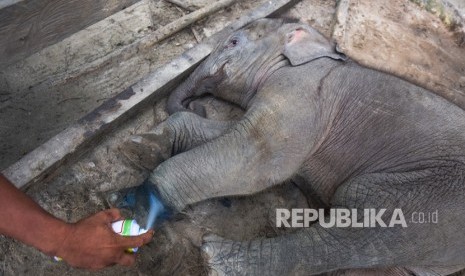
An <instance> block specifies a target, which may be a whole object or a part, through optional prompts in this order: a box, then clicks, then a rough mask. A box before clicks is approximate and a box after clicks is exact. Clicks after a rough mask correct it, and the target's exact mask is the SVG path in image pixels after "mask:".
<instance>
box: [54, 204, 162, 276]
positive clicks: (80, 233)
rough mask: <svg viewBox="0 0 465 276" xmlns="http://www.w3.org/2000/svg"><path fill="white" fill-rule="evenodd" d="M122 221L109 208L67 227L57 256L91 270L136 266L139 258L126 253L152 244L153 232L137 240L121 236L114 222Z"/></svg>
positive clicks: (136, 238) (74, 265)
mask: <svg viewBox="0 0 465 276" xmlns="http://www.w3.org/2000/svg"><path fill="white" fill-rule="evenodd" d="M121 219H123V218H122V217H121V214H120V212H119V210H118V209H108V210H105V211H101V212H99V213H96V214H94V215H92V216H90V217H88V218H85V219H82V220H80V221H78V222H76V223H74V224H68V226H67V229H66V231H65V232H64V233H65V234H64V239H63V242H62V244H61V246H60V247H59V248H58V250H57V251H56V256H59V257H60V258H62V259H63V260H64V261H66V262H67V263H68V264H69V265H71V266H73V267H78V268H86V269H92V270H97V269H101V268H104V267H106V266H110V265H114V264H120V265H124V266H130V265H133V264H134V262H135V260H136V255H135V254H133V253H127V252H126V250H127V249H128V248H134V247H141V246H142V245H144V244H147V243H148V242H150V240H151V239H152V236H153V233H154V231H153V230H149V231H148V232H147V233H145V234H142V235H140V236H134V237H123V236H120V235H118V234H116V233H115V232H113V230H112V228H111V223H112V222H115V221H117V220H121Z"/></svg>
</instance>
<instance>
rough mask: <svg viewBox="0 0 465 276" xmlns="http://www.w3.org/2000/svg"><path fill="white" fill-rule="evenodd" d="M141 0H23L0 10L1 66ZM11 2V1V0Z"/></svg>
mask: <svg viewBox="0 0 465 276" xmlns="http://www.w3.org/2000/svg"><path fill="white" fill-rule="evenodd" d="M138 1H139V0H24V1H13V2H12V3H13V4H11V3H10V5H5V6H6V7H4V8H2V9H0V68H2V67H5V66H7V65H9V64H12V63H14V62H15V61H18V60H21V59H22V58H25V57H27V56H28V55H31V54H32V53H35V52H37V51H39V50H40V49H42V48H44V47H46V46H49V45H51V44H53V43H56V42H58V41H60V40H62V39H63V38H65V37H67V36H69V35H71V34H73V33H75V32H77V31H79V30H81V29H83V28H85V27H87V26H89V25H91V24H93V23H95V22H97V21H99V20H101V19H103V18H105V17H107V16H110V15H112V14H113V13H115V12H117V11H120V10H121V9H124V8H126V7H127V6H129V5H132V4H134V3H136V2H138ZM9 2H11V1H9Z"/></svg>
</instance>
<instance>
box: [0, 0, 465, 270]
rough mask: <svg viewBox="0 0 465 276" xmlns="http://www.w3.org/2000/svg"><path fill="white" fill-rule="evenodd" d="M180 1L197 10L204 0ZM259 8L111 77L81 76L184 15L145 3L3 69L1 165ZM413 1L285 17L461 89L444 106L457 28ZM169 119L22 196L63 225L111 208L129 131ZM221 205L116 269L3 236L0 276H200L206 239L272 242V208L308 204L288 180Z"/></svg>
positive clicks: (312, 9)
mask: <svg viewBox="0 0 465 276" xmlns="http://www.w3.org/2000/svg"><path fill="white" fill-rule="evenodd" d="M187 2H192V5H193V6H196V5H198V6H202V5H204V4H205V3H206V2H208V1H207V0H203V1H187ZM262 2H264V1H252V0H248V1H240V3H238V4H235V5H233V6H232V7H231V8H228V9H226V10H224V11H221V12H219V13H217V14H215V15H213V16H210V17H208V18H206V19H204V20H202V21H200V22H198V23H196V24H195V25H194V26H193V29H194V30H195V31H193V30H192V29H190V28H188V29H186V30H184V31H182V32H180V33H179V34H177V35H175V36H173V37H172V38H169V39H167V40H165V41H163V42H162V43H160V44H158V45H157V46H156V47H155V48H154V49H153V50H151V51H148V52H143V53H140V55H138V56H134V57H132V58H130V59H128V60H124V61H123V62H121V63H120V64H119V65H118V66H115V67H113V68H111V70H105V71H102V72H91V73H86V74H83V73H81V71H82V70H83V69H82V68H84V67H85V65H86V64H87V63H88V62H89V61H91V60H94V59H98V58H102V57H104V56H105V55H107V54H108V53H111V52H112V51H114V50H115V49H117V48H118V47H121V46H122V45H125V44H129V43H132V42H133V41H134V40H137V39H139V38H140V37H143V36H144V35H146V34H147V33H149V32H151V31H152V30H153V29H156V28H158V27H160V26H163V25H165V24H167V23H169V22H171V21H172V20H174V19H176V18H178V17H179V16H181V15H182V14H183V13H185V11H183V10H182V9H179V8H176V7H175V6H173V5H171V4H169V3H166V2H164V1H141V2H139V3H138V4H135V5H134V6H131V7H128V8H127V9H126V10H124V11H122V12H121V13H119V14H117V15H115V16H112V17H110V18H107V19H105V20H104V21H102V22H99V23H97V24H95V25H93V26H91V27H89V28H87V29H86V30H84V31H82V32H79V33H77V34H75V35H73V36H71V37H69V38H68V39H66V40H64V41H63V42H62V43H59V44H56V45H53V46H51V47H48V48H46V49H44V50H42V51H41V52H39V53H37V54H35V55H33V56H31V57H29V58H28V59H26V60H24V61H22V62H19V63H17V64H14V65H12V66H10V67H8V68H6V69H4V70H3V71H1V72H0V92H1V93H0V137H1V145H0V152H1V154H0V168H1V169H3V168H5V167H7V166H8V165H10V164H11V163H13V162H14V161H16V160H17V159H18V158H20V157H21V156H22V155H23V154H24V153H26V152H28V151H30V150H32V149H33V148H35V147H36V146H38V145H40V144H41V143H43V142H44V141H46V140H47V139H49V138H50V137H52V136H53V135H55V134H57V133H58V132H59V131H61V130H63V129H64V128H66V127H67V126H68V125H69V124H70V123H72V122H74V121H76V120H77V119H79V118H80V117H82V116H83V115H85V114H86V113H87V112H89V111H91V110H92V109H93V108H95V107H97V106H98V105H99V104H101V102H102V101H103V100H105V99H107V98H109V97H111V96H113V95H115V94H116V93H118V92H120V91H122V90H123V89H122V88H124V87H127V86H128V85H130V84H132V83H134V82H136V81H137V80H139V79H140V78H142V77H143V76H144V75H145V74H147V73H148V72H149V71H151V70H153V69H155V68H157V67H159V66H160V65H162V64H164V63H166V62H169V60H171V59H172V58H173V57H175V56H177V55H179V54H181V53H182V52H183V51H184V50H185V49H188V48H190V47H192V45H194V44H195V43H197V40H196V38H195V36H194V32H195V33H196V35H197V36H198V37H199V38H200V39H202V38H205V37H207V36H210V35H211V34H213V33H214V32H216V31H218V30H220V29H221V28H223V27H224V26H225V25H226V24H227V22H229V21H232V20H234V19H235V18H237V17H239V16H240V15H241V14H242V13H244V12H245V11H246V10H249V9H252V8H254V7H256V6H258V5H259V4H260V3H262ZM419 2H421V1H403V0H395V1H388V0H381V1H367V2H363V1H348V0H341V1H339V5H346V6H345V8H344V9H340V10H338V8H337V5H336V1H324V0H308V1H302V2H300V3H299V4H297V5H296V6H295V7H294V8H293V9H291V10H290V11H289V12H287V13H286V14H284V16H288V17H297V18H300V19H301V20H302V21H304V22H307V23H309V24H310V25H312V26H314V27H315V28H317V29H318V30H320V31H321V32H322V33H324V34H325V35H326V36H333V38H334V39H335V40H336V41H337V42H338V43H339V44H340V46H341V49H342V50H344V52H345V53H346V54H347V55H348V56H350V57H351V58H353V59H355V60H357V61H359V62H361V63H362V64H365V65H368V66H371V67H374V68H378V69H382V70H385V71H389V72H392V73H394V74H397V75H401V76H404V77H405V78H407V79H410V80H411V81H415V82H417V83H419V84H421V85H423V86H425V87H430V88H431V89H433V88H438V89H437V90H438V93H443V92H441V91H445V92H448V91H456V92H454V93H452V95H454V98H453V99H451V100H456V101H458V104H459V103H460V100H461V99H462V98H461V97H462V95H463V93H464V92H465V85H464V82H465V79H463V76H464V75H465V49H464V44H465V42H463V41H462V40H461V39H463V37H462V36H461V35H463V26H460V25H458V24H455V25H453V26H452V25H450V24H448V23H447V22H445V21H444V19H442V18H440V16H438V15H437V14H435V13H434V12H432V11H431V10H427V9H426V8H425V7H424V6H422V5H421V3H419ZM459 11H460V12H459V15H456V14H452V15H451V16H450V18H455V17H454V16H459V17H460V13H462V14H463V10H459ZM454 20H456V19H454ZM413 26H416V27H413ZM451 26H452V27H451ZM333 32H334V34H333ZM361 34H363V37H362V36H361ZM394 34H402V35H400V36H399V35H397V36H395V35H394ZM89 43H90V44H89ZM409 53H411V55H409ZM412 53H419V54H417V55H413V54H412ZM437 53H439V55H438V54H437ZM70 72H72V73H73V74H74V75H73V77H70V75H69V74H70ZM442 76H443V77H442ZM445 92H444V94H445V95H446V94H447V93H445ZM446 96H447V95H446ZM203 103H204V104H205V105H206V107H207V113H208V115H209V116H210V117H212V118H216V119H225V118H229V117H233V118H234V117H236V118H237V117H238V116H240V115H241V112H240V111H238V110H236V109H235V108H234V107H231V106H228V105H225V104H224V103H221V102H218V101H215V100H213V99H205V100H203ZM166 116H167V114H166V113H165V111H164V101H161V102H159V103H157V104H156V105H155V106H154V107H149V108H146V109H141V110H140V112H139V113H138V114H136V116H134V118H132V119H130V120H128V121H127V122H125V123H124V124H123V125H122V126H121V127H120V128H118V129H115V130H114V131H113V132H111V133H110V134H108V135H107V136H106V137H104V138H103V139H102V141H101V142H100V143H99V144H98V145H97V146H96V147H95V148H94V149H93V150H92V151H90V152H88V153H86V154H85V155H83V156H82V157H81V158H79V160H78V161H77V162H75V163H73V164H69V165H66V166H65V167H64V168H63V169H62V170H61V171H60V172H59V173H57V174H55V175H53V176H52V177H50V178H49V180H47V181H45V182H43V183H39V184H37V185H35V186H32V187H30V188H29V189H28V190H27V193H28V194H29V195H31V196H32V197H33V198H34V199H35V200H36V201H37V202H38V203H39V204H40V205H41V206H43V207H44V208H45V209H47V210H48V211H50V212H51V213H52V214H54V215H56V216H57V217H59V218H61V219H64V220H67V221H76V220H78V219H80V218H83V217H85V216H87V215H90V214H92V213H95V212H97V211H99V210H102V209H105V208H108V207H109V205H108V203H107V200H106V198H107V197H108V196H109V195H110V194H112V193H113V192H115V191H118V190H120V189H123V188H126V187H129V186H134V185H137V184H138V183H141V181H142V180H143V179H144V177H145V176H146V172H143V171H140V170H138V169H136V168H134V167H132V166H130V165H128V164H127V163H126V162H125V160H124V159H123V158H122V156H121V154H120V152H119V150H118V147H119V146H120V145H121V143H122V141H124V140H125V139H127V138H128V137H129V135H131V134H134V133H143V132H145V131H147V130H149V129H151V128H152V127H153V126H154V125H156V124H157V123H159V122H160V121H162V120H163V119H165V118H166ZM226 202H227V203H225V201H224V200H217V199H215V200H211V201H207V202H203V203H200V204H197V205H195V206H191V207H190V208H188V209H187V210H186V211H185V212H184V213H183V214H180V215H179V216H177V217H176V218H175V219H174V220H173V221H171V222H168V223H165V224H164V225H163V226H162V227H161V228H160V229H158V230H157V234H156V235H155V237H154V240H153V242H151V243H150V244H149V245H148V246H145V247H143V248H142V249H141V250H140V255H139V258H138V261H137V264H136V266H134V267H131V268H122V267H112V268H107V269H105V270H102V271H100V272H97V273H90V272H86V271H82V270H76V269H73V268H70V267H68V266H67V265H66V264H64V263H57V262H54V261H52V259H51V258H50V257H48V256H45V255H43V254H42V253H40V252H38V251H36V250H35V249H32V248H30V247H27V246H25V245H23V244H20V243H18V242H15V241H13V240H11V239H8V238H4V237H1V238H0V250H1V252H2V254H1V255H0V275H2V274H3V275H88V274H92V275H199V274H203V273H204V272H205V268H204V267H203V265H202V261H201V256H200V254H199V249H198V247H199V245H200V238H201V236H202V234H204V233H207V232H213V233H216V234H218V235H220V236H224V237H226V238H230V239H237V240H244V239H251V238H256V237H272V236H275V235H279V234H282V233H283V230H282V229H276V228H275V227H274V225H275V224H274V222H273V218H274V216H275V214H274V210H275V208H278V207H286V208H293V207H306V206H308V202H307V200H306V199H305V198H304V197H303V196H302V194H301V193H300V191H299V190H298V189H296V188H295V187H294V186H293V184H292V183H284V184H283V185H281V186H279V187H276V188H274V189H272V190H269V191H266V192H263V193H260V194H259V195H256V196H253V197H247V198H229V199H228V200H227V201H226ZM225 218H227V219H225ZM83 238H85V237H83Z"/></svg>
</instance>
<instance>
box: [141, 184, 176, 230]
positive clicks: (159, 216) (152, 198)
mask: <svg viewBox="0 0 465 276" xmlns="http://www.w3.org/2000/svg"><path fill="white" fill-rule="evenodd" d="M142 188H143V192H144V195H145V196H146V197H147V200H148V206H149V213H148V215H147V222H146V226H145V227H146V229H151V228H154V227H155V226H156V225H157V224H159V223H161V222H163V221H164V220H166V219H168V217H169V213H170V212H169V211H168V208H167V207H166V206H165V204H163V202H162V201H161V199H160V196H158V192H157V191H156V189H155V185H154V184H153V183H151V182H150V181H149V180H148V179H147V180H145V181H144V183H143V184H142Z"/></svg>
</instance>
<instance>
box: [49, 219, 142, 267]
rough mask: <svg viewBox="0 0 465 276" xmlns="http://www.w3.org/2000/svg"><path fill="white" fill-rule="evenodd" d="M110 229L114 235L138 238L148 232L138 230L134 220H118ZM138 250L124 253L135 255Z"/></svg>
mask: <svg viewBox="0 0 465 276" xmlns="http://www.w3.org/2000/svg"><path fill="white" fill-rule="evenodd" d="M111 228H112V229H113V231H114V232H115V233H116V234H119V235H121V236H138V235H142V234H144V233H146V232H147V231H148V230H147V229H144V228H140V226H139V224H138V223H137V221H136V220H135V219H124V220H118V221H115V222H113V223H112V224H111ZM138 249H139V248H138V247H135V248H128V249H126V252H128V253H136V252H137V250H138ZM53 259H54V260H55V261H57V262H59V261H62V260H63V259H62V258H60V257H57V256H55V257H53Z"/></svg>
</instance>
